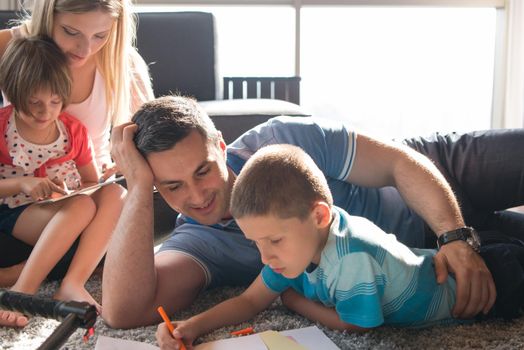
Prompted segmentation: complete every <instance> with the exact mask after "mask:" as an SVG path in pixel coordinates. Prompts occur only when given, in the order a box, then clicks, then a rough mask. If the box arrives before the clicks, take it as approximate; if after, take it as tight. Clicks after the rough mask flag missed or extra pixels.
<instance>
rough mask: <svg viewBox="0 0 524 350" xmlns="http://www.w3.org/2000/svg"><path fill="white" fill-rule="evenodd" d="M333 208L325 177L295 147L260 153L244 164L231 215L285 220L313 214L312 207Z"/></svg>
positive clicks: (236, 185) (236, 183)
mask: <svg viewBox="0 0 524 350" xmlns="http://www.w3.org/2000/svg"><path fill="white" fill-rule="evenodd" d="M316 201H324V202H326V203H328V204H329V205H330V206H331V205H333V197H332V196H331V192H330V190H329V187H328V184H327V181H326V178H325V176H324V174H323V173H322V171H320V169H319V168H318V166H317V165H316V164H315V162H314V161H313V159H311V157H310V156H309V155H307V154H306V153H305V152H304V151H303V150H302V149H300V148H298V147H296V146H292V145H272V146H267V147H264V148H261V149H260V150H258V151H257V152H256V153H255V154H254V155H253V156H252V157H251V158H250V159H249V160H248V161H247V162H246V164H245V165H244V168H243V169H242V171H241V172H240V175H239V176H238V178H237V179H236V181H235V184H234V186H233V193H232V195H231V208H230V210H231V215H233V217H235V218H237V219H239V218H242V217H245V216H263V215H276V216H277V217H279V218H282V219H288V218H299V219H300V220H304V219H306V218H307V216H308V215H310V213H311V210H312V209H313V204H314V203H315V202H316Z"/></svg>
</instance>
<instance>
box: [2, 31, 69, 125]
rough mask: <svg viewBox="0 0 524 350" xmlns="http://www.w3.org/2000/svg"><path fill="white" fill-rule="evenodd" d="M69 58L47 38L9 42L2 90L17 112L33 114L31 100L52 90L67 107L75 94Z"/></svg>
mask: <svg viewBox="0 0 524 350" xmlns="http://www.w3.org/2000/svg"><path fill="white" fill-rule="evenodd" d="M71 83H72V82H71V77H70V75H69V67H68V65H67V57H66V56H65V54H64V53H63V52H62V50H60V48H59V47H58V46H57V45H56V44H55V42H54V41H53V40H52V39H51V38H49V37H44V36H41V37H40V36H38V37H30V38H21V39H16V40H13V41H11V42H10V43H9V46H8V47H7V49H6V51H5V53H4V55H3V56H2V60H1V62H0V88H1V89H2V91H3V92H4V93H5V95H6V97H7V98H8V100H9V101H11V104H12V105H13V107H14V108H15V110H17V111H21V112H23V113H24V114H27V115H30V114H31V112H30V111H29V98H30V97H31V96H32V95H33V94H35V93H37V92H38V91H41V90H46V89H48V90H49V91H50V92H51V93H53V94H56V95H58V96H59V97H60V99H61V100H62V103H63V106H62V108H65V106H66V105H67V103H68V101H69V97H70V95H71Z"/></svg>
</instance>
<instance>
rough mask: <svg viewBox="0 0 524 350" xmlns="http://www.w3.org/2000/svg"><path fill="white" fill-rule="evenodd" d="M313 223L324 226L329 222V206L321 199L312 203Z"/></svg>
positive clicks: (320, 226)
mask: <svg viewBox="0 0 524 350" xmlns="http://www.w3.org/2000/svg"><path fill="white" fill-rule="evenodd" d="M312 214H313V216H314V220H315V223H316V224H317V226H318V227H319V228H324V227H327V226H329V224H331V207H330V206H329V204H327V203H326V202H323V201H317V202H315V204H313V212H312Z"/></svg>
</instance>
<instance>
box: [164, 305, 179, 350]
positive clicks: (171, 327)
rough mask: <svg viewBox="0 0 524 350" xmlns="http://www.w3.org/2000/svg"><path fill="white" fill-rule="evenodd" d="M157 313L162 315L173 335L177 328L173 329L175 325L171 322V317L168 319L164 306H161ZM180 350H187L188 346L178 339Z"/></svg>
mask: <svg viewBox="0 0 524 350" xmlns="http://www.w3.org/2000/svg"><path fill="white" fill-rule="evenodd" d="M157 311H158V313H159V314H160V316H161V317H162V319H163V320H164V322H165V323H166V325H167V329H169V333H171V335H172V334H173V331H174V330H175V327H173V324H172V323H171V321H170V320H169V317H167V314H166V311H165V310H164V308H163V307H162V306H159V307H158V308H157ZM178 348H179V349H180V350H186V346H185V345H184V343H183V342H182V340H180V339H178Z"/></svg>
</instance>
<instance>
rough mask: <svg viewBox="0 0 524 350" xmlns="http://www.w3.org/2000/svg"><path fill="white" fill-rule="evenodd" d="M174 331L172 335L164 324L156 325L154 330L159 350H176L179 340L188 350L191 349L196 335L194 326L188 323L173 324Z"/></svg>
mask: <svg viewBox="0 0 524 350" xmlns="http://www.w3.org/2000/svg"><path fill="white" fill-rule="evenodd" d="M173 325H174V326H175V330H174V331H173V334H171V333H170V332H169V329H168V328H167V326H166V324H165V323H161V324H159V325H158V328H157V330H156V334H155V336H156V340H157V342H158V345H159V346H160V349H161V350H171V349H173V350H178V349H179V345H178V344H179V341H178V340H179V339H180V340H182V341H183V342H184V345H185V346H186V348H187V349H188V350H191V349H193V342H194V341H195V339H196V337H197V334H196V329H195V327H194V326H192V325H191V322H189V321H180V322H173Z"/></svg>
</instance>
